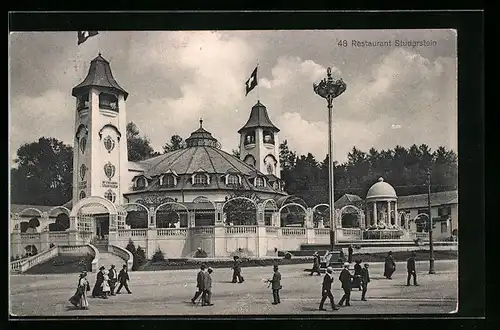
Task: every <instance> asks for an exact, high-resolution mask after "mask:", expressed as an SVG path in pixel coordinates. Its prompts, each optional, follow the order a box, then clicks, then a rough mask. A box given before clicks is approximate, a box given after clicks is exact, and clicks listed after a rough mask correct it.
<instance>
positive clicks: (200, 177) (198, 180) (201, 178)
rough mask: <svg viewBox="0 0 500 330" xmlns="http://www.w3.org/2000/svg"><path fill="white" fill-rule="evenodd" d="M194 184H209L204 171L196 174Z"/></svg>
mask: <svg viewBox="0 0 500 330" xmlns="http://www.w3.org/2000/svg"><path fill="white" fill-rule="evenodd" d="M193 184H199V185H204V184H208V180H207V176H206V175H205V174H203V173H199V174H196V175H195V176H194V178H193Z"/></svg>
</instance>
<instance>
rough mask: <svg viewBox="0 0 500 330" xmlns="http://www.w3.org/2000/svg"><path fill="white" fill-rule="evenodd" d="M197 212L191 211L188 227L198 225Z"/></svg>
mask: <svg viewBox="0 0 500 330" xmlns="http://www.w3.org/2000/svg"><path fill="white" fill-rule="evenodd" d="M195 219H196V218H195V214H194V212H189V218H188V228H194V227H195V226H196V220H195Z"/></svg>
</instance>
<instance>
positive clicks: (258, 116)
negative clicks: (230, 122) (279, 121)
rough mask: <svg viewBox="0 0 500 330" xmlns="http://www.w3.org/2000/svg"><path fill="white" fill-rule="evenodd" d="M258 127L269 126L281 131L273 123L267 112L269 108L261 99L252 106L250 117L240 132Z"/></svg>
mask: <svg viewBox="0 0 500 330" xmlns="http://www.w3.org/2000/svg"><path fill="white" fill-rule="evenodd" d="M256 127H263V128H269V129H271V130H273V131H275V132H279V131H280V130H279V129H278V128H277V127H276V126H274V125H273V123H272V122H271V119H269V115H268V114H267V109H266V107H265V105H263V104H262V103H260V101H257V103H256V104H255V105H254V106H253V107H252V111H251V112H250V118H248V121H247V123H246V124H245V126H243V127H242V128H240V130H239V131H238V133H241V132H242V131H244V130H246V129H249V128H256Z"/></svg>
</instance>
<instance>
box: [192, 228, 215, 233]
mask: <svg viewBox="0 0 500 330" xmlns="http://www.w3.org/2000/svg"><path fill="white" fill-rule="evenodd" d="M191 231H192V233H193V234H213V233H214V227H193V228H191Z"/></svg>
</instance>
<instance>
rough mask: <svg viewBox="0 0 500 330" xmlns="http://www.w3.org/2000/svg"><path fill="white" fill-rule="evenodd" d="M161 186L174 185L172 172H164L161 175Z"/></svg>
mask: <svg viewBox="0 0 500 330" xmlns="http://www.w3.org/2000/svg"><path fill="white" fill-rule="evenodd" d="M162 186H166V187H175V178H174V176H173V175H172V174H166V175H165V176H163V180H162Z"/></svg>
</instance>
